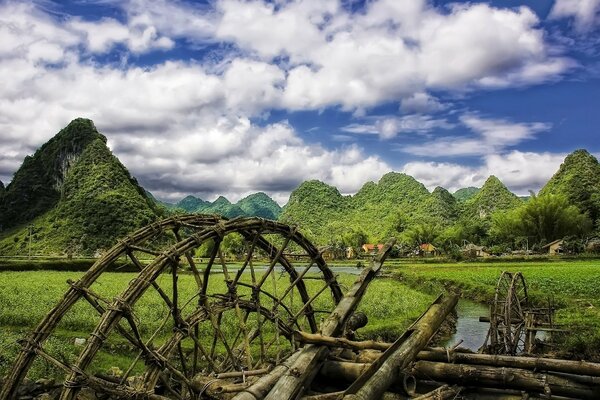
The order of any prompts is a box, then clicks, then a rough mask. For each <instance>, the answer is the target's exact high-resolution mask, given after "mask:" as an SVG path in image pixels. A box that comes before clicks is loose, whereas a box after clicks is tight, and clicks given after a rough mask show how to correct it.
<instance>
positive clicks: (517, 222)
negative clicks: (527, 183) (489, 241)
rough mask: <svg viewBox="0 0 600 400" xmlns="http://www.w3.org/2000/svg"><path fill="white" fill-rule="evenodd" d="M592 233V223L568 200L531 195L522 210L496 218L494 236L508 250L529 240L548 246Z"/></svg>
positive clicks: (499, 215) (492, 232)
mask: <svg viewBox="0 0 600 400" xmlns="http://www.w3.org/2000/svg"><path fill="white" fill-rule="evenodd" d="M591 229H592V221H591V220H590V219H589V217H588V216H587V215H585V214H581V212H580V211H579V209H578V208H577V207H576V206H574V205H571V204H570V203H569V201H568V200H567V198H566V196H563V195H552V194H546V195H542V196H536V195H535V194H532V195H531V199H530V200H529V201H528V202H527V203H525V204H523V205H522V206H521V207H519V208H517V209H515V210H512V211H508V212H505V213H496V214H494V216H493V223H492V229H491V235H492V236H494V237H495V238H496V241H497V242H505V243H506V244H507V245H508V246H512V245H513V244H514V240H515V239H517V240H518V239H519V238H523V237H527V238H531V239H532V243H536V244H546V243H549V242H551V241H553V240H555V239H562V238H564V237H567V236H582V235H584V234H586V233H588V232H589V231H591Z"/></svg>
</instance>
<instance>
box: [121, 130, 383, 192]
mask: <svg viewBox="0 0 600 400" xmlns="http://www.w3.org/2000/svg"><path fill="white" fill-rule="evenodd" d="M210 131H211V132H204V131H203V130H202V128H199V129H198V131H196V132H193V133H191V134H190V133H189V132H179V133H175V134H174V135H173V136H171V137H168V138H154V139H153V138H150V137H141V138H134V139H132V138H130V137H126V136H117V137H116V139H115V140H113V141H112V143H111V144H112V145H113V147H114V148H115V151H117V152H118V153H119V149H128V148H131V147H132V148H135V152H134V151H122V152H121V154H120V156H121V158H122V159H123V161H124V162H125V163H126V164H127V165H128V166H129V167H130V168H132V169H133V170H134V171H139V174H138V175H139V178H140V180H141V181H143V182H145V183H147V184H146V187H147V188H148V189H149V190H151V191H153V192H156V194H157V195H159V196H161V197H163V198H168V199H173V200H177V199H179V198H181V197H183V196H182V194H185V193H187V194H189V193H196V194H199V195H207V196H208V197H209V198H210V197H214V196H215V195H216V194H228V195H229V196H230V198H231V200H234V201H235V200H238V199H239V198H241V197H243V196H244V195H245V194H248V193H250V192H255V191H257V190H260V191H265V192H267V193H270V194H272V195H274V196H276V197H277V198H278V199H279V200H280V201H282V202H285V201H287V198H286V196H287V195H288V194H289V192H290V191H291V190H293V189H294V188H295V187H296V186H297V185H299V184H300V183H301V182H302V181H304V180H306V179H320V180H323V181H325V182H328V183H330V184H332V185H335V186H337V187H338V188H339V189H340V191H342V192H343V193H353V192H356V191H357V190H358V189H359V188H360V186H361V185H362V184H363V183H364V182H366V181H367V180H373V179H378V178H379V177H381V175H383V174H384V173H385V172H388V171H390V167H389V166H388V165H387V164H386V163H384V162H383V161H381V160H380V159H378V158H377V157H366V156H365V155H364V154H363V152H362V150H361V149H360V148H358V147H356V146H348V147H343V148H341V149H339V150H334V151H329V150H326V149H324V148H323V147H321V146H319V145H309V144H307V143H305V142H303V141H302V140H301V139H300V138H299V137H298V136H297V134H296V132H295V131H294V130H293V128H292V127H290V126H289V125H288V124H286V123H277V124H271V125H268V126H266V127H258V126H255V125H253V124H251V123H250V121H248V120H247V119H244V118H240V119H235V120H220V121H219V122H218V123H217V124H216V126H213V127H212V128H211V129H210ZM190 136H191V137H190ZM215 138H216V139H217V140H218V142H219V143H218V144H217V145H216V146H215V145H213V144H212V143H211V141H212V140H214V139H215Z"/></svg>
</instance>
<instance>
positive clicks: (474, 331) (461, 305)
mask: <svg viewBox="0 0 600 400" xmlns="http://www.w3.org/2000/svg"><path fill="white" fill-rule="evenodd" d="M456 312H457V314H458V320H457V322H456V332H455V333H454V334H453V335H452V336H451V337H450V339H448V341H447V342H446V343H445V344H444V345H445V346H446V347H452V346H454V345H456V344H457V343H459V342H460V341H461V340H462V341H463V342H462V343H461V344H460V347H463V348H466V349H469V350H473V351H477V350H479V348H480V347H481V346H482V345H483V342H484V341H485V336H486V334H487V332H488V329H489V327H490V324H489V322H479V317H482V316H487V315H489V313H490V311H489V307H488V306H487V305H485V304H481V303H476V302H474V301H471V300H466V299H460V300H459V302H458V305H457V306H456Z"/></svg>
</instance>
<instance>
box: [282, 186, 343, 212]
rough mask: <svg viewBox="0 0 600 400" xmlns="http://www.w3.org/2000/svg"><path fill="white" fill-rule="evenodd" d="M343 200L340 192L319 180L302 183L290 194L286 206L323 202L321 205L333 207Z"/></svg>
mask: <svg viewBox="0 0 600 400" xmlns="http://www.w3.org/2000/svg"><path fill="white" fill-rule="evenodd" d="M342 199H343V197H342V195H341V194H340V192H339V191H338V190H337V188H335V187H334V186H330V185H328V184H326V183H324V182H321V181H319V180H308V181H304V182H302V183H301V184H300V186H298V187H297V188H296V189H295V190H294V191H293V192H292V193H291V194H290V200H289V202H288V204H287V205H288V206H292V205H294V204H295V203H301V202H302V203H303V202H305V201H309V202H314V203H315V205H316V204H318V202H319V201H321V200H323V201H325V203H323V205H325V206H328V205H333V204H336V203H338V202H341V201H342Z"/></svg>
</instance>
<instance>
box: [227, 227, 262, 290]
mask: <svg viewBox="0 0 600 400" xmlns="http://www.w3.org/2000/svg"><path fill="white" fill-rule="evenodd" d="M258 236H259V232H254V234H253V235H252V242H251V243H250V245H249V246H248V250H247V252H246V253H247V254H246V258H245V259H244V263H243V264H242V266H241V268H240V269H239V270H238V272H237V274H236V275H235V278H234V279H233V285H236V284H237V282H238V281H239V280H240V278H241V277H242V274H243V273H244V271H245V270H246V268H247V267H248V264H251V263H252V257H254V249H255V248H256V242H257V240H258ZM252 274H253V276H254V270H252Z"/></svg>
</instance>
